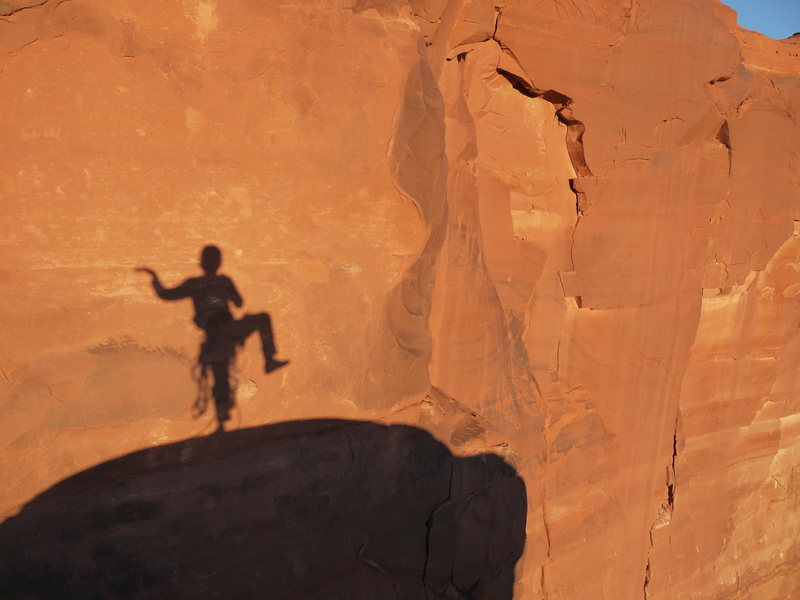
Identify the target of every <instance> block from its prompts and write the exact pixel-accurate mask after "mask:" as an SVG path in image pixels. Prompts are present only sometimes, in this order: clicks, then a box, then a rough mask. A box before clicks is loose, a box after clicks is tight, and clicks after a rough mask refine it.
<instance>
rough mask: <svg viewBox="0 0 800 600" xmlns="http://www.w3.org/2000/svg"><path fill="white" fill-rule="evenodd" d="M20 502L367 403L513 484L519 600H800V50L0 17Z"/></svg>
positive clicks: (469, 18) (312, 11) (584, 18)
mask: <svg viewBox="0 0 800 600" xmlns="http://www.w3.org/2000/svg"><path fill="white" fill-rule="evenodd" d="M0 14H2V15H3V18H2V20H0V77H1V78H2V83H3V87H2V89H3V92H2V93H3V95H4V102H3V107H4V118H3V119H2V124H0V128H2V130H0V150H2V155H3V158H4V177H3V178H2V183H1V184H0V197H1V198H2V202H3V209H4V210H3V221H2V228H3V235H2V237H0V245H1V248H2V252H3V255H4V257H5V260H4V261H3V265H2V267H1V269H2V270H1V271H0V286H2V294H3V297H4V298H5V304H4V306H5V307H6V308H5V310H3V311H2V315H0V319H2V322H1V323H0V326H2V330H3V332H4V334H3V336H2V338H1V339H2V342H0V344H2V346H1V347H2V352H0V368H2V374H0V375H2V378H3V382H2V389H0V415H1V416H2V419H0V423H1V424H0V443H2V447H3V451H2V454H0V473H2V480H3V481H4V483H5V485H4V486H3V489H2V490H0V507H2V515H3V516H5V517H11V516H13V515H15V514H17V512H18V511H19V510H20V509H21V508H22V506H23V505H25V503H27V502H29V501H30V500H32V499H33V498H34V497H35V496H36V495H37V494H39V493H41V492H42V491H44V490H46V489H48V488H50V487H51V486H53V485H55V484H57V483H58V482H59V481H61V480H63V479H65V478H67V477H69V476H72V475H74V474H76V473H78V472H80V471H84V470H86V469H88V468H90V467H93V466H95V465H97V464H99V463H102V462H105V461H108V460H111V459H115V458H117V457H119V456H122V455H125V454H127V453H130V452H134V451H139V450H144V449H147V448H151V447H154V446H161V445H167V444H171V443H175V442H179V441H181V440H184V439H187V438H193V437H196V436H199V435H204V434H207V433H210V432H211V431H212V430H213V428H214V425H215V423H214V418H213V415H212V414H211V413H210V412H209V413H206V414H205V415H203V416H201V417H200V418H199V419H193V418H192V413H191V407H192V403H193V401H194V399H195V397H196V396H197V393H198V390H197V383H196V381H194V379H193V377H196V376H197V371H198V367H197V355H198V348H199V344H200V342H201V341H202V336H201V332H199V331H198V330H197V329H196V328H195V327H194V325H193V324H192V322H191V318H192V313H191V307H190V306H189V303H188V302H187V303H183V304H173V303H170V304H167V303H164V302H161V301H160V300H158V299H157V298H156V297H155V296H154V294H153V292H152V289H151V288H150V287H149V284H148V280H147V278H146V277H144V276H142V275H141V274H140V273H135V272H133V268H134V267H137V266H148V267H151V268H153V269H156V270H157V271H158V273H159V274H160V276H161V278H162V280H163V281H164V282H165V284H166V285H177V284H178V283H179V282H180V281H182V280H183V279H185V278H186V277H188V276H190V275H194V274H197V273H198V272H199V268H198V267H197V260H198V255H199V252H200V249H201V248H202V247H203V246H204V245H206V244H209V243H213V244H216V245H218V246H219V247H220V248H222V250H223V265H222V272H224V273H226V274H227V275H229V276H231V277H232V278H233V279H234V280H235V281H236V284H237V286H238V288H239V290H240V292H241V293H242V296H243V297H244V299H245V305H244V310H246V311H248V312H255V313H257V312H262V311H267V312H269V313H270V314H271V316H272V321H273V324H274V327H275V336H276V341H277V346H278V349H279V352H280V354H281V356H282V357H283V358H287V359H290V360H291V362H290V363H289V365H287V366H286V367H284V368H282V369H280V370H278V371H276V372H274V373H272V374H265V373H264V372H263V359H262V358H261V357H260V356H259V349H258V344H257V342H256V341H255V340H252V341H249V342H248V344H247V345H246V346H245V348H244V349H242V351H241V352H240V353H239V357H238V361H237V363H236V367H235V372H234V375H235V380H236V382H237V390H236V399H237V409H236V411H235V413H234V418H233V421H232V422H231V423H230V424H229V428H230V429H242V428H246V427H255V426H261V425H264V424H269V423H276V422H280V421H287V420H304V419H320V418H342V419H358V420H370V421H375V422H378V423H382V424H407V425H413V426H416V427H419V428H422V429H425V430H427V431H429V432H430V433H431V434H432V435H433V436H434V437H435V438H436V439H438V440H440V441H441V442H442V443H444V444H446V445H447V446H448V447H449V448H450V450H451V451H452V452H453V453H454V454H455V455H457V456H460V455H479V454H486V453H494V454H498V455H500V456H501V457H503V459H504V460H506V461H508V463H509V464H511V465H512V466H513V468H514V469H516V470H517V471H518V473H519V474H520V475H521V476H522V477H523V479H524V480H525V485H526V491H527V539H526V547H525V553H524V554H523V556H522V558H521V559H520V561H519V562H518V563H517V568H516V575H515V582H516V583H515V597H517V598H526V599H527V598H545V597H547V598H550V599H553V598H565V599H572V598H607V599H614V600H617V599H628V598H642V597H644V598H647V599H650V600H653V599H656V598H664V599H672V598H753V599H762V598H793V597H796V596H798V595H800V577H798V575H797V573H798V564H800V547H799V546H798V543H797V541H796V540H797V539H798V533H800V531H799V530H800V518H799V517H798V516H797V514H798V513H797V511H796V506H795V504H796V496H797V493H798V489H799V488H798V485H800V484H799V483H798V479H797V477H796V475H795V471H796V468H795V465H796V464H797V463H798V458H799V456H798V455H799V454H800V401H798V397H800V377H798V376H797V375H796V373H797V371H798V366H800V342H799V341H798V330H799V328H800V306H798V293H799V292H800V267H798V265H800V258H798V256H800V255H799V254H798V252H800V246H799V245H798V244H800V237H798V236H799V235H800V225H798V223H800V204H798V200H799V199H800V176H798V173H799V172H800V170H798V167H800V165H799V164H798V156H800V135H798V128H797V122H798V121H797V120H798V118H800V87H798V77H800V44H798V41H797V39H796V37H795V38H789V39H787V40H783V41H776V40H771V39H768V38H765V37H764V36H761V35H759V34H756V33H754V32H749V31H746V30H743V29H740V28H737V26H736V18H735V13H734V12H733V11H732V10H731V9H729V8H727V7H726V6H724V5H723V4H721V3H720V2H719V1H717V0H685V1H681V2H663V1H662V0H640V1H638V2H633V1H631V0H617V1H614V2H608V1H601V0H574V1H572V2H555V1H552V2H551V1H541V2H522V1H519V0H508V1H506V2H503V3H497V4H495V3H493V2H490V1H488V0H487V1H483V0H429V1H424V0H417V1H410V2H406V1H404V0H356V1H355V2H354V1H352V0H350V1H348V2H338V1H337V0H318V1H311V2H304V3H293V4H287V5H281V6H277V5H275V6H272V5H270V3H263V2H253V1H252V0H230V1H228V2H224V3H223V2H216V1H215V0H185V1H183V2H180V3H177V2H173V3H157V2H152V1H150V0H147V1H140V2H129V1H127V0H106V1H104V2H99V1H96V0H82V1H79V0H72V1H61V2H59V1H58V0H49V1H45V2H43V3H39V2H21V1H16V0H7V1H6V2H3V3H0Z"/></svg>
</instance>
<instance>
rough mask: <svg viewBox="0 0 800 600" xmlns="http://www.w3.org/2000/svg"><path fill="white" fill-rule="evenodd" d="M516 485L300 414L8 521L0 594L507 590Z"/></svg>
mask: <svg viewBox="0 0 800 600" xmlns="http://www.w3.org/2000/svg"><path fill="white" fill-rule="evenodd" d="M526 510H527V509H526V494H525V486H524V484H523V482H522V480H521V479H520V478H519V477H518V476H517V475H516V473H515V471H514V470H513V469H512V468H511V467H510V466H509V465H508V464H507V463H505V462H504V461H503V460H502V459H501V458H499V457H498V456H496V455H493V454H482V455H478V456H470V457H464V458H460V457H455V456H453V455H452V454H451V453H450V451H449V450H448V449H447V448H446V447H445V446H444V445H443V444H441V443H440V442H438V441H436V440H435V439H434V438H433V437H432V436H431V435H430V434H428V433H427V432H425V431H423V430H421V429H417V428H414V427H406V426H383V425H378V424H375V423H369V422H359V421H341V420H318V421H294V422H287V423H280V424H276V425H268V426H263V427H258V428H253V429H245V430H239V431H235V432H232V433H226V434H221V435H217V436H212V437H210V438H196V439H190V440H186V441H183V442H180V443H175V444H170V445H166V446H160V447H156V448H151V449H148V450H142V451H139V452H135V453H133V454H129V455H127V456H124V457H122V458H119V459H116V460H112V461H109V462H106V463H103V464H101V465H98V466H97V467H94V468H92V469H89V470H87V471H84V472H82V473H79V474H78V475H75V476H73V477H70V478H69V479H66V480H64V481H62V482H61V483H59V484H57V485H55V486H54V487H52V488H50V489H49V490H47V491H45V492H44V493H42V494H40V495H39V496H38V497H37V498H35V499H34V500H32V501H31V502H30V503H29V504H27V505H26V506H25V507H24V508H23V510H22V511H21V512H20V513H19V514H18V515H17V516H16V517H13V518H11V519H9V520H7V521H6V522H5V523H3V524H2V525H0V556H3V557H11V560H4V561H2V562H3V566H0V582H4V583H2V584H0V597H3V598H156V597H157V598H276V599H284V598H285V599H298V598H320V599H322V598H325V599H336V598H341V599H345V598H347V599H359V598H409V599H410V598H430V599H432V598H442V599H444V598H476V599H477V598H485V599H490V598H491V599H507V598H511V597H512V594H513V592H512V588H513V582H514V566H515V564H516V562H517V560H518V559H519V557H520V556H521V554H522V550H523V547H524V543H525V516H526Z"/></svg>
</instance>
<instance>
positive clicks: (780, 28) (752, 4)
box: [722, 0, 800, 40]
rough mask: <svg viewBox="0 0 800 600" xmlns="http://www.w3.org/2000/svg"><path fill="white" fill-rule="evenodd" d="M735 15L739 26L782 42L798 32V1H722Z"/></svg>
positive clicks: (799, 4)
mask: <svg viewBox="0 0 800 600" xmlns="http://www.w3.org/2000/svg"><path fill="white" fill-rule="evenodd" d="M722 2H723V3H724V4H727V5H728V6H730V7H731V8H732V9H734V10H735V11H736V12H737V13H739V25H741V26H742V27H746V28H747V29H752V30H754V31H758V32H759V33H763V34H764V35H768V36H769V37H771V38H775V39H777V40H782V39H783V38H787V37H789V36H790V35H793V34H795V33H797V32H798V31H800V0H722Z"/></svg>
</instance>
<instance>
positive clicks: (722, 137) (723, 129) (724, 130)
mask: <svg viewBox="0 0 800 600" xmlns="http://www.w3.org/2000/svg"><path fill="white" fill-rule="evenodd" d="M714 139H715V140H717V141H718V142H719V143H720V144H722V145H723V146H725V147H726V148H727V149H728V175H730V174H731V171H732V169H733V147H732V146H731V130H730V127H729V126H728V121H727V120H725V121H723V122H722V125H720V127H719V131H717V135H716V136H715V137H714Z"/></svg>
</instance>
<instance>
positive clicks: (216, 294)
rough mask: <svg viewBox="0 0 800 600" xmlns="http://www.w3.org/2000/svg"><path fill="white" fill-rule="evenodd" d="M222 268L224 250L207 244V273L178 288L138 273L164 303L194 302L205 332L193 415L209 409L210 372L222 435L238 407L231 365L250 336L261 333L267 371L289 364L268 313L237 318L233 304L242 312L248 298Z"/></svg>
mask: <svg viewBox="0 0 800 600" xmlns="http://www.w3.org/2000/svg"><path fill="white" fill-rule="evenodd" d="M221 265H222V251H221V250H220V249H219V248H218V247H217V246H206V247H204V248H203V250H202V252H201V253H200V268H201V269H202V270H203V275H201V276H199V277H190V278H189V279H186V280H185V281H184V282H183V283H181V284H179V285H178V286H176V287H174V288H167V287H164V285H163V284H162V283H161V279H160V278H159V277H158V274H157V273H156V272H155V271H154V270H153V269H151V268H149V267H138V268H137V269H135V270H136V271H139V272H143V273H147V274H148V275H150V277H151V283H152V285H153V290H154V291H155V293H156V295H158V297H159V298H161V299H162V300H168V301H173V300H183V299H190V300H191V301H192V305H193V307H194V318H193V321H194V324H195V325H197V327H198V328H200V329H201V330H202V331H203V332H204V333H205V340H204V341H203V343H202V345H201V346H200V352H199V355H198V359H197V364H198V369H199V370H198V376H197V383H198V396H197V400H196V401H195V404H194V413H195V416H200V415H202V414H204V413H205V411H206V408H207V404H208V400H209V385H208V381H209V379H210V377H209V374H210V375H211V378H213V384H212V385H211V390H210V392H211V394H210V395H211V397H213V398H214V405H215V408H216V413H217V428H218V431H222V430H223V429H224V424H225V422H226V421H228V420H230V412H231V410H232V409H233V407H234V406H235V405H236V398H235V389H234V388H233V387H232V386H231V384H230V366H231V363H232V362H233V361H234V359H235V358H236V350H237V348H238V347H240V346H243V345H244V343H245V341H246V340H247V338H248V337H250V336H251V335H252V334H254V333H256V332H257V333H258V336H259V339H260V340H261V351H262V352H263V354H264V370H265V371H266V372H267V373H271V372H273V371H275V370H277V369H279V368H281V367H283V366H285V365H286V364H288V362H289V361H284V360H278V359H277V358H275V355H276V353H277V348H276V346H275V335H274V332H273V330H272V319H271V318H270V316H269V314H268V313H263V312H262V313H258V314H245V315H244V316H243V317H241V318H239V319H236V318H234V316H233V314H232V313H231V309H230V305H231V304H232V305H233V306H235V307H236V308H241V307H242V305H243V304H244V299H243V298H242V296H241V294H240V293H239V290H238V289H236V285H235V284H234V283H233V280H232V279H231V278H230V277H228V276H227V275H223V274H220V273H218V272H217V271H218V270H219V268H220V266H221Z"/></svg>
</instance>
